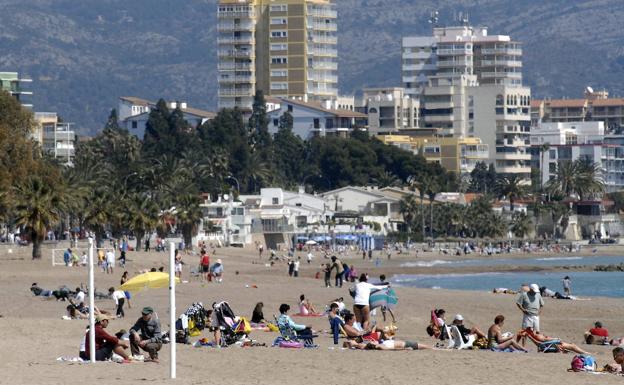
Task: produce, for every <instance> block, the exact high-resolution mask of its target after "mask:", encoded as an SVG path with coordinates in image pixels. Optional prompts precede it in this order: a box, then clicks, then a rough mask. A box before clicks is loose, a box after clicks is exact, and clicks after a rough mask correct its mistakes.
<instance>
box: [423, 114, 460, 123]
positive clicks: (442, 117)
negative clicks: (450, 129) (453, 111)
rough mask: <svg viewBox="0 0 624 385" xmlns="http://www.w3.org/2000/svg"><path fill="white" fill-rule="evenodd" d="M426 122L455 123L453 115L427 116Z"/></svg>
mask: <svg viewBox="0 0 624 385" xmlns="http://www.w3.org/2000/svg"><path fill="white" fill-rule="evenodd" d="M424 118H425V122H427V123H438V122H440V123H453V121H454V118H453V115H425V116H424Z"/></svg>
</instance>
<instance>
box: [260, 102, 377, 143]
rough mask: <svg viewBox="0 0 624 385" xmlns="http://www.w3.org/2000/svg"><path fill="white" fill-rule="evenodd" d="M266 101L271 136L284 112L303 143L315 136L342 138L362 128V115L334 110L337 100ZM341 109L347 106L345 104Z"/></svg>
mask: <svg viewBox="0 0 624 385" xmlns="http://www.w3.org/2000/svg"><path fill="white" fill-rule="evenodd" d="M266 102H267V107H268V108H267V114H268V117H269V119H270V123H269V132H270V133H271V134H274V133H276V132H277V131H278V130H279V125H280V123H279V122H280V118H281V117H282V116H283V115H284V113H286V112H288V113H290V115H291V116H292V118H293V133H294V134H295V135H297V136H299V137H300V138H302V139H305V140H307V139H310V138H312V137H315V136H341V137H346V136H348V135H349V133H350V132H351V131H353V130H354V129H355V128H365V127H366V115H365V114H362V113H360V112H355V111H353V110H351V109H343V108H338V107H339V106H338V101H331V100H327V101H323V102H316V101H305V100H299V99H288V98H267V101H266ZM343 106H345V107H349V106H348V104H344V105H343Z"/></svg>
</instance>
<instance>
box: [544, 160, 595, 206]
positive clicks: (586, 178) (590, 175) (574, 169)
mask: <svg viewBox="0 0 624 385" xmlns="http://www.w3.org/2000/svg"><path fill="white" fill-rule="evenodd" d="M600 173H601V170H600V167H599V166H598V165H597V164H593V163H591V162H587V161H584V160H580V159H579V160H576V161H574V162H571V161H563V162H559V163H558V164H557V171H556V172H555V177H554V178H553V179H551V180H550V181H548V183H547V184H546V189H547V191H548V192H549V193H551V194H554V195H559V196H563V197H572V196H574V195H578V198H579V199H585V198H587V197H588V196H591V195H595V194H601V193H603V192H604V182H603V181H602V179H601V176H600Z"/></svg>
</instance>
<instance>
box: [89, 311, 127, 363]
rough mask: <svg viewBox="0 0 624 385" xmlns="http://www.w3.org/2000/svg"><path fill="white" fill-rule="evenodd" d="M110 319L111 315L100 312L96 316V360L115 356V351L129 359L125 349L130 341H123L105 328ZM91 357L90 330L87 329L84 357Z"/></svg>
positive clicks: (104, 359)
mask: <svg viewBox="0 0 624 385" xmlns="http://www.w3.org/2000/svg"><path fill="white" fill-rule="evenodd" d="M109 320H110V317H109V316H108V315H106V314H99V315H98V316H97V317H95V360H96V361H106V360H108V359H110V358H111V357H112V356H113V352H114V353H117V354H118V355H120V356H121V357H122V358H123V359H124V360H126V361H129V360H130V357H129V356H128V354H127V353H126V351H125V349H127V348H128V347H129V346H130V345H129V344H128V342H127V341H122V340H120V339H119V338H117V337H115V336H112V335H110V334H108V333H107V332H106V330H104V329H106V327H107V326H108V322H109ZM90 357H91V355H90V341H89V331H88V330H87V333H86V335H85V351H84V357H82V358H83V359H85V360H90V359H91V358H90Z"/></svg>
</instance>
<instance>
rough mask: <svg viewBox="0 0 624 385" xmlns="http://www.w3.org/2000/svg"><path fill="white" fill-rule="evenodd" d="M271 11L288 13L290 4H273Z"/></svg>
mask: <svg viewBox="0 0 624 385" xmlns="http://www.w3.org/2000/svg"><path fill="white" fill-rule="evenodd" d="M270 10H271V12H286V11H288V4H273V5H271V8H270Z"/></svg>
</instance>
